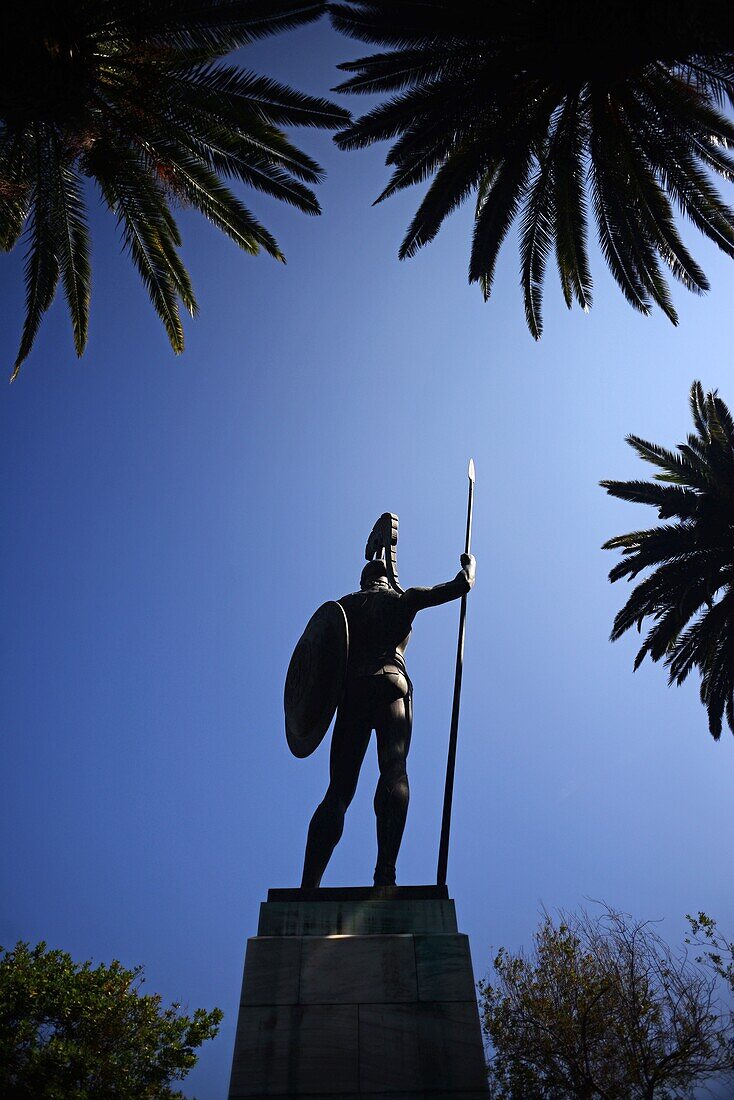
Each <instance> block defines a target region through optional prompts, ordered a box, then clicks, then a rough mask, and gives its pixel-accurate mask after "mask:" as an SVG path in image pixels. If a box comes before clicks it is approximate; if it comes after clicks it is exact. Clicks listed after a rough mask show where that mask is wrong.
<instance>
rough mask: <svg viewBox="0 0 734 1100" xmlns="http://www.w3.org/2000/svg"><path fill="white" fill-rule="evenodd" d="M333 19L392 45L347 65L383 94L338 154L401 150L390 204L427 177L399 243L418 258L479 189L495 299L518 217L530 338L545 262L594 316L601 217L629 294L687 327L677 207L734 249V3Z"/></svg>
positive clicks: (341, 15) (570, 298)
mask: <svg viewBox="0 0 734 1100" xmlns="http://www.w3.org/2000/svg"><path fill="white" fill-rule="evenodd" d="M331 11H332V19H333V21H334V24H335V26H336V27H337V28H338V29H339V30H341V31H343V32H344V33H345V34H347V35H350V36H351V37H353V38H356V39H359V40H360V41H364V42H369V43H373V44H375V45H377V46H378V47H379V52H377V53H372V54H369V55H368V56H365V57H361V58H359V59H358V60H356V61H349V62H346V63H345V64H343V65H342V66H341V68H342V69H344V70H345V71H346V72H348V73H351V74H352V75H351V76H350V77H349V79H348V80H346V81H345V82H344V83H343V84H341V85H340V86H339V88H338V89H337V90H338V91H345V92H351V93H353V94H369V95H375V94H377V95H381V96H382V97H383V101H382V102H381V103H380V104H379V105H378V106H377V107H375V108H374V109H372V110H370V111H369V112H367V113H366V114H364V115H363V116H362V117H361V118H358V119H356V120H355V121H354V122H353V123H352V124H351V125H349V126H347V127H346V128H345V129H343V130H342V131H341V132H340V133H339V134H338V135H337V137H336V140H337V142H338V144H339V145H340V146H341V147H342V148H343V149H353V148H362V147H364V146H368V145H370V144H372V143H373V142H377V141H384V140H389V141H392V142H393V144H392V146H391V148H390V151H389V153H388V156H387V163H388V165H391V166H392V168H393V174H392V176H391V178H390V180H389V182H388V184H387V186H386V187H385V189H384V190H383V192H382V194H381V195H380V196H379V198H378V200H377V201H378V202H379V201H381V200H383V199H385V198H387V197H388V196H390V195H393V194H395V193H396V192H398V191H401V190H403V189H404V188H407V187H410V186H412V185H413V184H420V183H423V182H425V181H430V186H429V188H428V190H427V192H426V194H425V197H424V198H423V201H422V202H421V204H420V206H419V208H418V211H417V213H416V214H415V217H414V218H413V221H412V222H411V224H410V227H409V229H408V231H407V233H406V235H405V238H404V240H403V243H402V246H401V248H400V256H401V258H404V257H407V256H413V255H414V254H415V253H416V252H417V251H418V249H420V248H421V247H422V246H423V245H425V244H427V243H428V242H429V241H431V240H433V238H434V237H435V236H436V234H437V233H438V231H439V228H440V227H441V225H442V223H443V221H444V219H445V218H446V217H447V216H448V215H449V214H450V213H451V212H452V211H453V210H455V209H456V208H457V207H459V206H460V205H461V204H462V203H463V202H465V201H466V200H467V199H469V198H470V197H471V196H473V197H474V198H475V200H476V212H475V219H474V236H473V241H472V247H471V259H470V263H469V279H470V281H471V282H476V283H479V285H480V287H481V289H482V291H483V293H484V296H485V298H488V297H489V295H490V291H491V289H492V285H493V280H494V274H495V266H496V262H497V255H498V252H499V249H500V246H501V245H502V242H503V241H504V239H505V237H506V236H507V234H508V232H509V230H510V227H511V225H512V224H513V222H515V221H516V220H519V227H520V228H519V239H520V270H521V282H522V288H523V295H524V300H525V314H526V318H527V323H528V326H529V328H530V331H531V333H532V334H533V336H534V337H536V338H538V337H539V336H540V335H541V332H542V315H541V305H542V294H543V281H544V276H545V271H546V266H547V263H548V260H549V258H550V257H551V255H552V253H553V251H555V257H556V262H557V266H558V273H559V277H560V282H561V287H562V290H563V296H564V299H565V301H566V304H567V306H568V307H569V308H570V307H571V305H572V304H573V302H574V301H576V302H578V304H579V305H580V306H581V307H582V308H583V309H584V310H588V309H589V307H590V305H591V300H592V279H591V272H590V267H589V258H588V245H587V237H588V223H589V221H590V219H593V220H594V221H595V222H596V227H597V231H598V236H599V242H600V245H601V250H602V252H603V254H604V258H605V260H606V262H607V264H608V266H609V268H610V270H611V272H612V275H613V276H614V278H615V280H616V281H617V283H618V285H619V287H620V289H621V290H622V292H623V294H624V295H625V297H626V298H627V300H628V302H630V304H631V305H632V306H633V307H634V308H635V309H637V310H639V311H640V312H641V313H644V314H649V313H650V311H651V309H652V307H653V306H654V305H657V306H659V307H660V309H662V310H663V312H664V313H665V314H666V315H667V316H668V317H669V318H670V320H671V321H673V322H674V323H675V322H676V321H677V316H676V312H675V309H674V308H673V304H672V301H671V297H670V291H669V287H668V284H667V282H666V279H665V277H664V275H663V267H664V266H665V267H667V268H668V269H669V270H670V272H671V273H672V274H673V276H674V277H675V278H676V279H678V280H679V281H680V282H681V283H682V284H683V285H684V286H685V287H687V288H688V289H689V290H692V291H694V292H695V293H700V292H702V291H704V290H706V289H707V287H708V281H707V279H706V276H705V274H704V272H703V271H702V270H701V268H700V267H699V265H698V264H697V263H696V261H695V260H694V259H693V257H692V256H691V254H690V252H689V251H688V248H687V246H686V244H685V243H684V241H683V239H682V237H681V235H680V232H679V230H678V228H677V225H676V219H675V216H674V208H675V207H677V208H678V209H679V210H680V211H681V212H682V214H683V215H684V216H685V217H687V218H688V219H690V221H691V222H692V223H693V225H695V226H696V227H697V228H698V229H699V230H700V231H701V232H702V233H703V234H705V236H707V237H709V238H710V239H711V240H712V241H714V242H715V243H716V244H717V245H718V246H719V248H721V249H722V250H723V251H724V252H726V253H727V255H730V256H734V211H733V210H732V209H731V208H730V207H729V206H728V205H727V204H726V203H725V202H724V201H723V200H722V198H721V197H720V195H719V194H718V192H717V190H716V188H715V187H714V185H713V183H712V178H711V177H712V175H718V176H720V177H721V178H722V179H724V180H727V181H731V180H732V179H734V158H732V156H731V154H730V152H729V150H730V149H731V148H732V146H733V145H734V124H733V123H732V121H731V119H730V118H728V117H727V115H726V114H725V113H724V107H725V106H726V105H727V104H730V103H731V102H732V100H733V99H734V21H733V20H732V18H731V11H730V5H729V4H728V3H727V2H726V0H704V2H702V3H699V4H696V5H691V4H689V3H685V4H684V3H683V2H682V0H677V2H675V3H670V2H663V0H643V2H642V3H640V2H639V0H610V2H609V3H605V4H603V5H602V4H600V5H595V6H594V9H593V14H592V13H591V12H590V9H589V6H588V4H587V3H585V2H584V0H562V2H554V3H550V2H548V0H516V2H515V3H511V4H479V3H476V2H475V0H422V2H420V3H416V2H415V0H351V2H348V3H336V4H332V5H331Z"/></svg>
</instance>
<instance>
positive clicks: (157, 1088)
mask: <svg viewBox="0 0 734 1100" xmlns="http://www.w3.org/2000/svg"><path fill="white" fill-rule="evenodd" d="M142 982H143V976H142V967H136V968H135V969H133V970H128V969H127V968H125V967H124V966H122V965H121V964H120V963H119V962H117V961H114V962H112V963H110V964H109V966H108V965H105V964H103V963H101V964H100V965H98V966H96V967H92V964H91V962H85V963H82V964H79V963H75V962H74V961H73V959H72V958H71V957H70V956H69V955H68V954H66V952H64V951H53V950H48V949H47V947H46V944H45V943H39V944H37V945H36V946H35V947H31V946H30V945H29V944H27V943H22V942H21V943H18V944H16V946H15V948H13V949H12V950H4V949H2V948H0V1095H2V1096H3V1097H4V1098H5V1100H65V1098H66V1097H71V1096H73V1097H75V1098H76V1100H109V1098H110V1097H119V1100H167V1098H168V1100H172V1098H175V1097H179V1098H182V1097H183V1093H181V1092H179V1091H173V1090H172V1089H171V1087H170V1085H171V1082H172V1081H176V1080H180V1079H182V1078H184V1077H185V1076H186V1074H187V1073H188V1072H189V1070H190V1069H191V1068H192V1066H194V1065H195V1064H196V1054H195V1053H194V1052H195V1050H196V1049H197V1047H199V1046H201V1044H202V1043H203V1042H205V1041H206V1040H207V1039H212V1038H214V1036H215V1035H216V1034H217V1032H218V1030H219V1023H220V1021H221V1019H222V1013H221V1012H220V1011H219V1009H216V1008H215V1009H213V1010H212V1011H211V1012H206V1011H205V1010H204V1009H197V1010H196V1011H195V1012H194V1013H193V1015H192V1016H188V1015H186V1014H185V1013H183V1012H181V1011H180V1007H181V1006H180V1005H178V1004H172V1005H170V1006H169V1007H168V1008H164V1007H163V1005H162V1003H161V998H160V997H159V996H157V995H155V994H143V993H142V992H141V985H142Z"/></svg>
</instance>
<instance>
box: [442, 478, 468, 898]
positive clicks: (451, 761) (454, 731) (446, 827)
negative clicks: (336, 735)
mask: <svg viewBox="0 0 734 1100" xmlns="http://www.w3.org/2000/svg"><path fill="white" fill-rule="evenodd" d="M468 475H469V500H468V502H467V507H466V540H465V542H464V553H465V554H470V553H471V521H472V512H473V510H474V459H473V458H470V459H469V471H468ZM465 632H466V595H464V596H462V597H461V611H460V612H459V641H458V644H457V646H456V673H455V675H454V702H453V706H452V708H451V729H450V731H449V754H448V759H447V761H446V786H445V787H444V792H443V816H442V818H441V841H440V843H439V846H438V870H437V872H436V882H437V884H438V885H439V886H445V885H446V868H447V866H448V862H449V833H450V832H451V802H452V799H453V794H454V772H455V770H456V740H457V737H458V734H459V707H460V705H461V674H462V672H463V669H464V634H465Z"/></svg>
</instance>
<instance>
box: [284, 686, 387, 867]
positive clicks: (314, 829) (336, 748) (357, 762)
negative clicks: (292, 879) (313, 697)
mask: <svg viewBox="0 0 734 1100" xmlns="http://www.w3.org/2000/svg"><path fill="white" fill-rule="evenodd" d="M371 733H372V727H371V725H370V723H369V719H368V718H365V716H364V714H363V713H362V711H361V708H360V707H359V706H357V705H356V703H355V701H354V700H350V699H345V700H344V703H343V704H342V706H341V707H340V708H339V711H338V713H337V717H336V722H335V723H334V733H333V735H332V739H331V756H330V760H329V787H328V790H327V792H326V795H325V796H324V800H323V802H321V804H320V805H319V806H318V807H317V808H316V812H315V814H314V815H313V817H312V818H311V824H310V826H309V829H308V840H307V842H306V857H305V859H304V863H303V879H302V880H301V886H302V887H304V888H305V889H315V888H316V887H317V886H319V885H320V883H321V877H322V875H323V873H324V871H325V870H326V865H327V863H328V862H329V860H330V859H331V853H332V852H333V851H334V848H335V847H336V845H337V843H338V842H339V838H340V837H341V835H342V831H343V829H344V815H345V813H346V811H347V807H348V805H349V803H350V802H351V801H352V799H353V798H354V792H355V790H356V789H357V779H358V778H359V770H360V768H361V767H362V761H363V760H364V754H365V753H366V751H367V746H368V744H369V741H370V734H371Z"/></svg>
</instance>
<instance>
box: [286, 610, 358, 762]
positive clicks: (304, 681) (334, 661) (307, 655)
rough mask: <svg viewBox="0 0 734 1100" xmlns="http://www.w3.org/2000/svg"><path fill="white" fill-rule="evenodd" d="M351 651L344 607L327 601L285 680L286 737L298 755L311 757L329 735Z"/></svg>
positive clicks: (296, 651) (307, 631) (314, 617)
mask: <svg viewBox="0 0 734 1100" xmlns="http://www.w3.org/2000/svg"><path fill="white" fill-rule="evenodd" d="M348 655H349V630H348V627H347V617H346V615H345V614H344V608H343V607H342V605H341V604H340V603H337V602H336V601H335V600H330V601H329V603H325V604H322V605H321V607H320V608H319V609H318V611H316V612H315V613H314V614H313V615H312V616H311V618H310V619H309V621H308V624H307V626H306V629H305V630H304V632H303V634H302V635H301V637H300V639H299V641H298V644H297V646H296V648H295V649H294V650H293V656H292V657H291V663H290V664H289V665H288V675H287V676H286V678H285V694H284V700H283V701H284V704H285V735H286V738H287V740H288V747H289V749H290V750H291V752H292V753H293V755H294V756H299V757H304V756H310V755H311V753H312V752H313V751H314V749H316V748H318V746H319V745H320V744H321V742H322V741H323V739H324V735H325V734H326V731H327V730H328V728H329V726H330V724H331V719H332V718H333V717H334V711H335V710H336V708H337V705H338V703H339V700H340V699H341V695H342V691H343V688H344V677H345V676H346V671H347V657H348Z"/></svg>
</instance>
